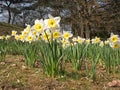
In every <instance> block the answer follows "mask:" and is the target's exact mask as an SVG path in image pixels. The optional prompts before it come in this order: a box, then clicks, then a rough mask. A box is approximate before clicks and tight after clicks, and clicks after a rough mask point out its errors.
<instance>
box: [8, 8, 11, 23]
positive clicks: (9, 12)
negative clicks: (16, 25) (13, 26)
mask: <svg viewBox="0 0 120 90" xmlns="http://www.w3.org/2000/svg"><path fill="white" fill-rule="evenodd" d="M8 15H9V17H8V23H10V21H11V11H10V7H8Z"/></svg>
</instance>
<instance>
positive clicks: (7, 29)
mask: <svg viewBox="0 0 120 90" xmlns="http://www.w3.org/2000/svg"><path fill="white" fill-rule="evenodd" d="M12 30H16V31H18V32H20V31H22V30H23V28H20V27H18V26H16V25H11V24H8V23H4V22H0V35H10V34H11V31H12Z"/></svg>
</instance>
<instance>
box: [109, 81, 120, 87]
mask: <svg viewBox="0 0 120 90" xmlns="http://www.w3.org/2000/svg"><path fill="white" fill-rule="evenodd" d="M107 85H108V86H109V87H120V80H113V81H112V82H109V83H108V84H107Z"/></svg>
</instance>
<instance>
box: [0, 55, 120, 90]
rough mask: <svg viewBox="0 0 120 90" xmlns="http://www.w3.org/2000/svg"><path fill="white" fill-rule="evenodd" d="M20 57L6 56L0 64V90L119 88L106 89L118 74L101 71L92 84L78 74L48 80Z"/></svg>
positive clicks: (73, 73) (101, 89) (118, 77)
mask: <svg viewBox="0 0 120 90" xmlns="http://www.w3.org/2000/svg"><path fill="white" fill-rule="evenodd" d="M24 60H25V59H24V57H23V56H21V55H7V56H6V60H5V62H0V90H120V87H108V85H107V84H108V82H111V81H112V80H119V79H120V76H119V74H114V75H113V74H110V75H108V74H107V73H106V72H103V70H102V71H101V70H99V72H97V78H96V81H95V82H93V81H92V80H90V79H89V78H87V77H86V76H85V75H80V72H81V71H80V72H72V73H69V71H70V72H71V69H70V68H71V67H70V65H68V64H67V65H66V68H67V69H68V68H69V70H67V72H68V74H67V75H66V76H65V77H63V78H57V77H56V78H54V79H52V78H50V77H47V76H46V75H45V74H43V70H42V68H41V66H39V67H35V68H30V67H27V66H26V65H25V63H24Z"/></svg>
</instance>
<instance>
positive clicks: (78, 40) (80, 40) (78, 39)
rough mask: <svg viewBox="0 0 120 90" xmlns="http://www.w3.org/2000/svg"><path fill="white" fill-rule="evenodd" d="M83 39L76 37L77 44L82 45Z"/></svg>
mask: <svg viewBox="0 0 120 90" xmlns="http://www.w3.org/2000/svg"><path fill="white" fill-rule="evenodd" d="M84 40H85V39H83V38H81V37H79V36H78V37H77V42H78V43H80V44H82V43H83V42H84Z"/></svg>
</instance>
